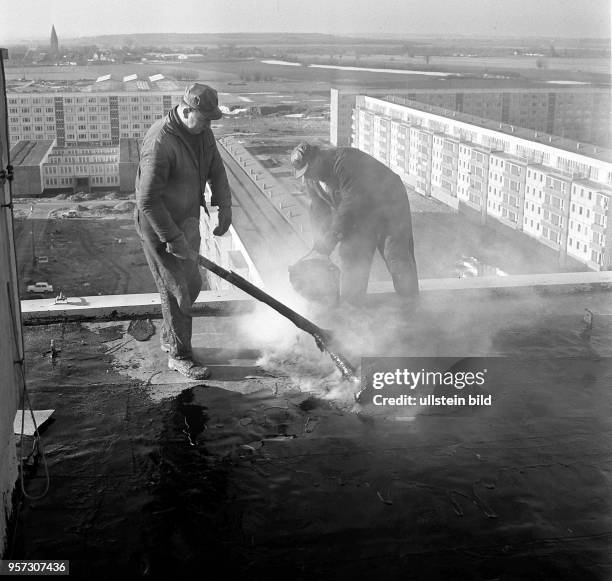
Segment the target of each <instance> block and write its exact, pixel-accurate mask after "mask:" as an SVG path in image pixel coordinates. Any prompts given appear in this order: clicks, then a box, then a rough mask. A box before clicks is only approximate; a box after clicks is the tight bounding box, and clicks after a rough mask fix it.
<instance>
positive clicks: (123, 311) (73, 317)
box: [21, 272, 612, 325]
mask: <svg viewBox="0 0 612 581" xmlns="http://www.w3.org/2000/svg"><path fill="white" fill-rule="evenodd" d="M420 287H421V294H422V297H423V299H424V300H428V299H429V298H431V299H438V298H442V299H443V298H444V297H445V295H448V297H447V299H448V300H456V298H457V296H458V294H460V296H461V298H462V299H466V298H474V299H484V298H490V297H495V296H520V295H522V294H533V293H536V294H541V295H547V294H573V293H585V292H609V291H612V272H580V273H573V272H571V273H555V274H525V275H514V276H504V277H474V278H437V279H424V280H421V281H420ZM369 293H370V295H371V296H372V297H373V298H377V299H380V300H384V299H385V297H386V296H389V295H391V294H393V286H392V284H391V282H381V283H371V284H370V286H369ZM255 303H256V301H255V299H252V298H251V297H249V296H248V295H246V294H244V293H242V292H240V291H237V290H232V291H203V292H201V293H200V295H199V297H198V300H197V301H196V303H195V305H194V316H197V317H205V316H229V315H233V314H237V313H242V312H247V311H249V310H251V309H252V308H253V306H254V305H255ZM21 305H22V307H21V308H22V312H23V323H24V325H46V324H52V323H61V322H79V321H82V322H86V321H114V320H126V319H139V318H141V319H142V318H161V307H160V302H159V295H157V294H140V295H109V296H92V297H78V298H71V297H69V298H68V303H67V304H66V303H63V304H54V299H38V300H32V301H29V300H26V301H22V303H21Z"/></svg>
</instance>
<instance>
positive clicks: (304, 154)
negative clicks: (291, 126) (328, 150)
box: [291, 141, 319, 178]
mask: <svg viewBox="0 0 612 581" xmlns="http://www.w3.org/2000/svg"><path fill="white" fill-rule="evenodd" d="M318 153H319V148H318V147H317V146H316V145H310V143H307V142H306V141H302V142H301V143H300V144H299V145H298V146H297V147H296V148H295V149H294V150H293V151H292V152H291V165H292V166H293V169H294V170H295V177H296V178H301V177H302V176H303V175H304V174H305V173H306V170H307V169H308V164H309V163H310V162H311V161H312V160H313V159H314V158H315V157H316V155H317V154H318Z"/></svg>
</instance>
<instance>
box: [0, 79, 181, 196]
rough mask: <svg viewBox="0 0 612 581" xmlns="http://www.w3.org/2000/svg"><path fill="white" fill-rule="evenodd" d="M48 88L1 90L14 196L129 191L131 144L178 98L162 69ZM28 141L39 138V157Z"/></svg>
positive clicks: (134, 153) (134, 160) (134, 157)
mask: <svg viewBox="0 0 612 581" xmlns="http://www.w3.org/2000/svg"><path fill="white" fill-rule="evenodd" d="M76 89H77V87H73V89H72V90H70V91H68V92H61V93H59V92H50V91H49V90H48V88H47V87H46V86H45V85H36V84H34V85H28V86H27V87H25V88H24V89H22V90H20V91H12V92H9V93H8V98H7V105H8V118H9V134H10V143H11V147H12V149H13V150H14V154H13V155H12V157H13V158H14V159H17V160H20V161H18V163H17V164H16V167H19V166H21V167H19V171H20V173H21V175H23V176H26V175H27V176H28V179H27V180H22V181H21V182H20V183H19V186H16V190H15V195H17V196H20V195H21V196H28V195H30V196H36V195H40V194H41V193H43V192H45V191H47V192H56V191H90V190H95V189H121V190H123V191H130V190H131V189H133V186H134V177H135V172H136V167H137V164H138V144H137V142H138V141H139V140H141V139H142V138H143V137H144V135H145V134H146V132H147V130H148V129H149V127H150V126H151V125H152V123H153V122H154V121H155V120H157V119H159V118H160V117H162V116H163V115H164V114H165V113H166V112H167V111H168V110H169V109H171V108H172V107H173V106H175V105H176V104H177V103H179V102H180V100H181V97H182V94H183V92H182V90H181V89H180V87H179V86H178V85H177V84H176V83H175V82H174V81H172V80H169V79H166V78H165V77H164V76H163V75H153V76H150V77H147V78H146V79H141V78H139V77H137V75H128V76H126V77H123V78H121V79H117V78H114V77H112V76H111V75H105V76H102V77H99V78H98V79H97V81H96V82H95V83H93V84H91V85H87V86H84V87H82V88H81V90H78V91H77V90H76ZM35 143H46V144H47V145H46V151H45V152H42V153H40V152H39V155H37V156H36V155H32V154H29V155H23V154H22V155H19V153H18V152H20V151H21V152H27V151H30V150H32V151H39V150H40V146H38V147H36V148H35V149H33V145H32V144H35Z"/></svg>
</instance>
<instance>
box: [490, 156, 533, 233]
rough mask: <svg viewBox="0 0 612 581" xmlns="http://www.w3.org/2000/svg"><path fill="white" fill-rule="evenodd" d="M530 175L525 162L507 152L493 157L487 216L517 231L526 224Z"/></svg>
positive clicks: (491, 159) (491, 157) (491, 160)
mask: <svg viewBox="0 0 612 581" xmlns="http://www.w3.org/2000/svg"><path fill="white" fill-rule="evenodd" d="M526 175H527V162H526V161H525V160H522V159H521V158H519V157H516V156H513V155H509V154H507V153H504V152H495V153H491V154H490V155H489V186H488V199H487V213H488V214H489V215H491V216H494V217H495V218H497V219H498V220H499V221H500V222H502V223H503V224H506V226H509V227H510V228H512V229H514V230H520V229H521V228H522V224H523V206H524V204H525V177H526Z"/></svg>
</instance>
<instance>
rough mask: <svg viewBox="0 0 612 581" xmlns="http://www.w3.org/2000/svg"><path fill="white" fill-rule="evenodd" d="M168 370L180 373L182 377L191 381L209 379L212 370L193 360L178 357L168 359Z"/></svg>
mask: <svg viewBox="0 0 612 581" xmlns="http://www.w3.org/2000/svg"><path fill="white" fill-rule="evenodd" d="M168 368H169V369H174V371H178V372H179V373H180V374H181V375H184V376H185V377H188V378H189V379H196V380H201V379H208V378H209V377H210V369H208V367H204V366H203V365H200V364H199V363H196V362H195V361H194V360H193V359H177V358H176V357H168Z"/></svg>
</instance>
